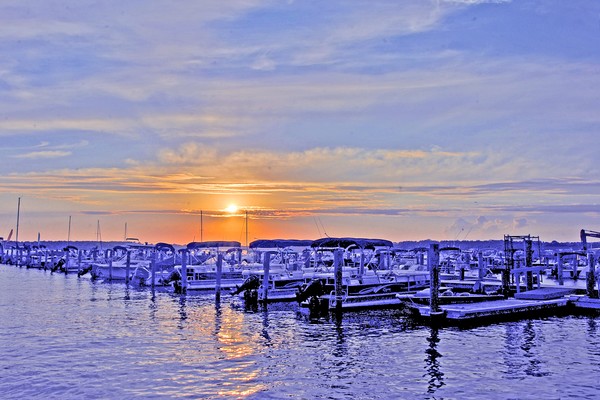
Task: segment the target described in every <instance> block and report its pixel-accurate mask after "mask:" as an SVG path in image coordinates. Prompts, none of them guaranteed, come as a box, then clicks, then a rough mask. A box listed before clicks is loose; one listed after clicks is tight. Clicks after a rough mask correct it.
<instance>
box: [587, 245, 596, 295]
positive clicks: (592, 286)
mask: <svg viewBox="0 0 600 400" xmlns="http://www.w3.org/2000/svg"><path fill="white" fill-rule="evenodd" d="M595 264H596V257H595V256H594V254H593V253H588V272H587V276H586V288H587V295H588V297H589V298H590V299H597V298H598V291H597V290H596V265H595Z"/></svg>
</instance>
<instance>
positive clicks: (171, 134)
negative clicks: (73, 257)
mask: <svg viewBox="0 0 600 400" xmlns="http://www.w3.org/2000/svg"><path fill="white" fill-rule="evenodd" d="M0 54H2V57H1V58H0V104H1V107H0V159H1V160H2V173H1V174H0V236H3V237H4V238H7V237H8V235H9V232H10V230H11V229H13V230H14V229H15V228H16V225H17V211H19V240H24V241H27V240H29V241H32V240H36V239H37V236H38V233H39V234H40V237H41V238H42V240H66V239H70V240H97V239H102V240H105V241H108V240H122V239H123V238H124V237H125V236H131V237H136V238H139V239H140V240H141V241H148V242H152V243H155V242H167V243H177V244H185V243H188V242H191V241H200V240H237V241H240V242H241V243H242V244H245V243H246V242H247V240H246V237H247V238H248V240H249V241H252V240H255V239H273V238H290V239H317V238H320V237H324V236H357V237H371V238H383V239H388V240H392V241H403V240H423V239H433V240H487V239H502V238H503V236H504V235H506V234H509V235H528V234H530V235H534V236H539V237H540V239H541V240H543V241H552V240H557V241H577V240H579V231H580V229H582V228H583V229H589V230H600V90H599V88H600V2H598V1H597V0H571V1H562V0H513V1H510V0H431V1H429V0H402V1H397V0H390V1H372V0H369V1H354V0H344V1H338V0H330V1H311V0H287V1H281V0H229V1H222V0H214V1H212V0H199V1H180V0H169V1H163V0H155V1H151V2H149V1H141V0H130V1H113V0H104V1H101V2H98V1H90V0H77V1H65V0H20V1H18V2H14V1H2V0H0ZM19 202H20V207H19ZM246 216H247V218H246ZM69 221H70V222H69ZM246 221H247V223H246ZM125 227H127V228H126V229H125ZM14 239H15V235H14V234H13V237H12V240H14Z"/></svg>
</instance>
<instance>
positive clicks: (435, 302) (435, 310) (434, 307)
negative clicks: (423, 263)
mask: <svg viewBox="0 0 600 400" xmlns="http://www.w3.org/2000/svg"><path fill="white" fill-rule="evenodd" d="M427 262H428V264H429V309H430V315H431V318H432V320H433V318H435V317H436V316H441V315H443V313H442V311H441V309H440V303H439V292H440V245H439V244H437V243H432V244H430V245H429V253H428V255H427Z"/></svg>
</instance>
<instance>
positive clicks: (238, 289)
mask: <svg viewBox="0 0 600 400" xmlns="http://www.w3.org/2000/svg"><path fill="white" fill-rule="evenodd" d="M259 287H260V280H259V279H258V276H256V275H250V276H249V277H248V278H247V279H246V280H245V281H244V282H243V283H242V285H241V286H238V285H235V290H233V291H232V292H231V294H232V295H233V296H235V295H237V294H240V293H242V292H243V291H249V290H256V289H258V288H259Z"/></svg>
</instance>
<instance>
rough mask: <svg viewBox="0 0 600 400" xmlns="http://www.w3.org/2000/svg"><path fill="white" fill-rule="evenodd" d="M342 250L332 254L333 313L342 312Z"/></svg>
mask: <svg viewBox="0 0 600 400" xmlns="http://www.w3.org/2000/svg"><path fill="white" fill-rule="evenodd" d="M343 258H344V253H343V250H341V249H337V250H335V251H334V252H333V273H334V283H335V311H336V312H340V311H342V301H343V300H344V296H343V287H342V264H343V263H344V260H343Z"/></svg>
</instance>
